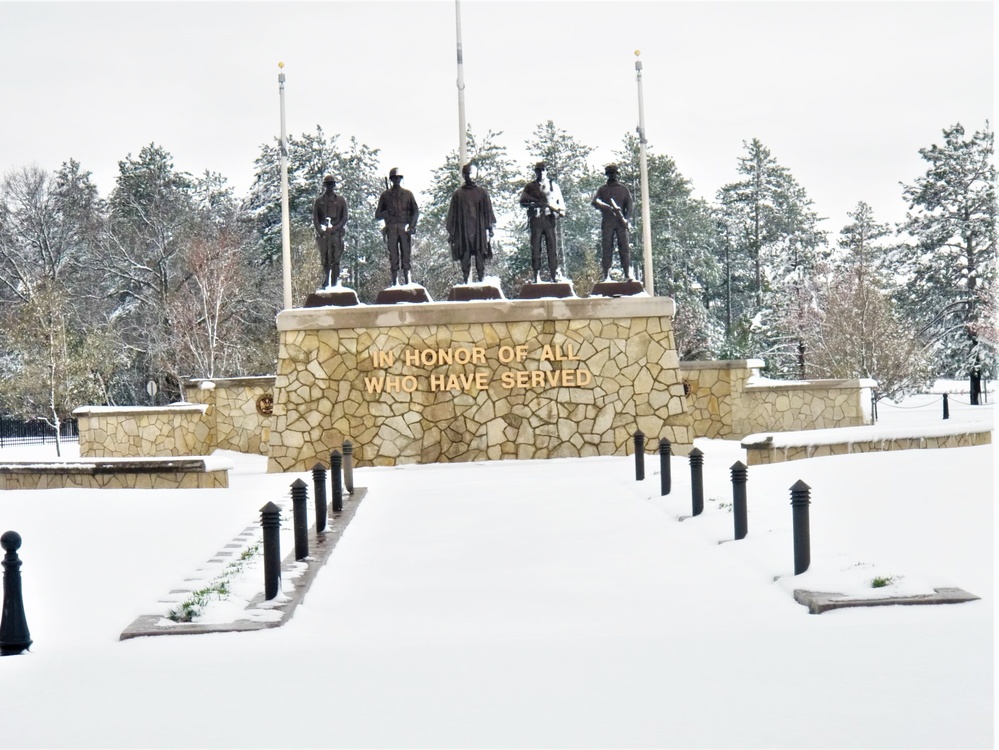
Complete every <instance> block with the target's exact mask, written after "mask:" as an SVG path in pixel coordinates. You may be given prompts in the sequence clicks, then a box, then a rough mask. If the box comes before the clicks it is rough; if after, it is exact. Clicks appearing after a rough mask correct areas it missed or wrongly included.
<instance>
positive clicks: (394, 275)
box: [392, 271, 399, 286]
mask: <svg viewBox="0 0 999 750" xmlns="http://www.w3.org/2000/svg"><path fill="white" fill-rule="evenodd" d="M392 286H399V272H398V271H393V272H392Z"/></svg>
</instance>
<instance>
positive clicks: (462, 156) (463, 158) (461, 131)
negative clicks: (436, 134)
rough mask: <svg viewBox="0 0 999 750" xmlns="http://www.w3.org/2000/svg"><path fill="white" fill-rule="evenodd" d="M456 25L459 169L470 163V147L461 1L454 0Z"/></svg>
mask: <svg viewBox="0 0 999 750" xmlns="http://www.w3.org/2000/svg"><path fill="white" fill-rule="evenodd" d="M454 23H455V28H456V32H457V38H458V81H457V85H458V168H459V169H461V168H462V167H463V166H465V164H466V163H468V147H467V145H466V144H465V134H466V133H467V132H468V128H467V127H466V126H465V61H464V60H463V59H462V56H461V0H454Z"/></svg>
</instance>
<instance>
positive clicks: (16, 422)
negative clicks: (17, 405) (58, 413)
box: [0, 414, 80, 448]
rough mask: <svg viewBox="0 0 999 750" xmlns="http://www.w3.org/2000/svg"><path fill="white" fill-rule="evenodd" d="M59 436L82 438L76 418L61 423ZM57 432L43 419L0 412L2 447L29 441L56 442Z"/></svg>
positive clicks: (71, 438)
mask: <svg viewBox="0 0 999 750" xmlns="http://www.w3.org/2000/svg"><path fill="white" fill-rule="evenodd" d="M59 436H60V437H61V438H62V439H63V440H70V441H76V440H79V439H80V431H79V427H78V426H77V423H76V420H75V419H67V420H66V421H64V422H63V423H62V424H60V425H59ZM54 442H55V432H54V431H53V429H52V428H51V427H49V425H47V424H46V423H45V422H42V421H41V420H30V421H25V420H23V419H17V418H15V417H11V416H7V415H5V414H0V448H3V447H4V446H5V445H25V444H29V443H41V444H43V445H44V444H45V443H54Z"/></svg>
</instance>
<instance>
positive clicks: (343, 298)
mask: <svg viewBox="0 0 999 750" xmlns="http://www.w3.org/2000/svg"><path fill="white" fill-rule="evenodd" d="M357 304H359V302H358V300H357V292H355V291H354V290H353V289H341V290H340V291H333V290H330V291H327V290H325V289H323V290H317V291H315V292H313V293H312V294H310V295H309V296H308V297H306V298H305V306H306V307H353V306H354V305H357Z"/></svg>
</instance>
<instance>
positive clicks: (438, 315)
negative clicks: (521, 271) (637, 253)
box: [269, 297, 691, 471]
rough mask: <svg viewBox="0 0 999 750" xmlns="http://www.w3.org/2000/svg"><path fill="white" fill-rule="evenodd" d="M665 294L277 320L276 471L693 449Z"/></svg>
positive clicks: (317, 311)
mask: <svg viewBox="0 0 999 750" xmlns="http://www.w3.org/2000/svg"><path fill="white" fill-rule="evenodd" d="M673 309H674V308H673V302H672V300H669V299H667V298H650V297H642V298H620V299H570V300H532V301H527V300H523V301H521V300H517V301H504V302H502V303H493V302H472V303H430V304H423V305H397V306H371V307H364V306H362V307H356V308H313V309H308V310H286V311H284V312H282V313H281V314H280V315H279V316H278V329H279V331H280V334H281V346H280V353H279V362H278V375H277V381H276V384H275V402H274V424H273V430H272V432H271V441H270V446H269V456H270V463H269V467H270V470H271V471H303V470H306V469H309V468H311V467H312V465H313V464H314V463H315V462H316V461H317V460H322V461H326V460H328V457H329V452H330V450H332V449H334V448H337V449H339V448H340V446H341V444H342V441H343V439H344V438H349V439H350V440H351V441H352V442H353V444H354V446H355V447H354V458H355V463H356V464H358V465H370V464H374V465H395V464H401V463H413V462H422V463H430V462H448V461H473V460H484V459H493V460H495V459H504V458H518V459H539V458H555V457H563V456H596V455H609V454H623V453H625V452H627V450H628V447H629V445H630V441H631V435H632V433H633V432H634V431H635V429H636V428H639V429H641V430H642V431H643V432H644V433H645V434H646V435H647V436H648V438H649V440H650V441H651V440H657V439H658V438H660V437H667V438H669V439H670V441H671V442H672V443H673V447H674V452H676V453H678V454H681V455H682V454H686V453H687V452H688V451H689V449H690V447H691V435H690V430H689V427H690V417H689V416H688V414H687V408H686V400H685V398H684V394H683V385H682V383H681V382H680V377H679V369H678V361H677V356H676V351H675V345H674V342H673V334H672V315H673Z"/></svg>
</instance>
